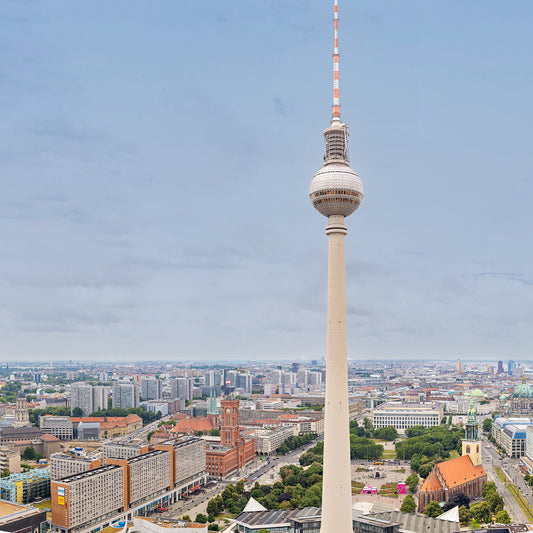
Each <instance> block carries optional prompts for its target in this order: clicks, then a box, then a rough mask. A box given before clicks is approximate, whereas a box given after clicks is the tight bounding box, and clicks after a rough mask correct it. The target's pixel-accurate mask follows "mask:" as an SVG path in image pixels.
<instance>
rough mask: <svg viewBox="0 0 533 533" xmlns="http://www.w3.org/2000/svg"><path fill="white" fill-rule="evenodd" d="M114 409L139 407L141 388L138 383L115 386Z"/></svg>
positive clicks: (117, 384) (116, 384)
mask: <svg viewBox="0 0 533 533" xmlns="http://www.w3.org/2000/svg"><path fill="white" fill-rule="evenodd" d="M113 407H122V408H123V409H130V408H132V407H139V386H138V385H137V384H136V383H115V384H114V385H113Z"/></svg>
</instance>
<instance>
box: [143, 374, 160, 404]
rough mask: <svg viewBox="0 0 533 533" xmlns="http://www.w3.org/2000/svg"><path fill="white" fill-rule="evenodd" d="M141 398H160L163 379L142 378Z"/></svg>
mask: <svg viewBox="0 0 533 533" xmlns="http://www.w3.org/2000/svg"><path fill="white" fill-rule="evenodd" d="M141 398H142V399H143V400H159V399H160V398H161V380H160V379H157V378H142V379H141Z"/></svg>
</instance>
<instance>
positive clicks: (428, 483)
mask: <svg viewBox="0 0 533 533" xmlns="http://www.w3.org/2000/svg"><path fill="white" fill-rule="evenodd" d="M440 489H442V485H441V482H440V481H439V478H438V477H437V475H436V474H434V473H433V472H430V473H429V475H428V477H427V478H426V480H425V481H424V483H423V484H422V488H421V489H420V492H434V491H436V490H440Z"/></svg>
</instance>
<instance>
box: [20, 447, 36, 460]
mask: <svg viewBox="0 0 533 533" xmlns="http://www.w3.org/2000/svg"><path fill="white" fill-rule="evenodd" d="M35 456H36V454H35V450H34V449H33V448H32V447H31V446H28V447H27V448H25V449H24V452H22V459H24V460H25V461H35Z"/></svg>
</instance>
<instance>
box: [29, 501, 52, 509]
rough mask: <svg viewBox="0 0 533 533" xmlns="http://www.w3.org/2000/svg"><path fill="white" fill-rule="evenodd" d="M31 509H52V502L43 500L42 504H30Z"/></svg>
mask: <svg viewBox="0 0 533 533" xmlns="http://www.w3.org/2000/svg"><path fill="white" fill-rule="evenodd" d="M32 505H33V507H37V508H38V509H45V508H48V509H50V507H52V500H43V501H42V502H39V503H32Z"/></svg>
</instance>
